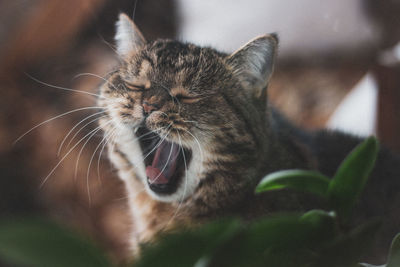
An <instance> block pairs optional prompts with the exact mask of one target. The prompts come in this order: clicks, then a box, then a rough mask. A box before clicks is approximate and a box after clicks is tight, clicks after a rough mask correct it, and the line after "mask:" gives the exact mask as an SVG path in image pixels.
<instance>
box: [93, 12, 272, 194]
mask: <svg viewBox="0 0 400 267" xmlns="http://www.w3.org/2000/svg"><path fill="white" fill-rule="evenodd" d="M117 25H118V27H117V35H116V39H117V46H118V52H119V54H120V56H121V59H122V61H123V63H122V64H121V66H120V68H119V69H118V71H116V72H115V73H113V74H112V75H111V76H110V78H109V79H108V82H107V83H106V84H105V85H104V86H102V88H101V98H100V99H99V103H100V104H101V105H102V106H103V107H104V108H105V110H106V112H107V118H106V119H104V120H102V126H103V129H104V130H105V131H106V135H107V134H108V135H110V136H111V135H113V137H114V140H115V143H116V144H117V146H118V149H119V150H120V151H119V152H120V153H123V154H124V156H125V157H126V158H127V160H128V161H129V162H130V163H131V164H132V168H133V169H134V171H135V174H136V177H137V178H138V179H140V180H141V182H142V183H143V184H144V186H145V188H146V190H147V192H148V193H149V194H150V195H151V196H153V197H154V198H156V199H158V200H161V201H180V200H183V199H184V198H186V197H188V196H190V195H192V194H193V193H194V192H195V191H196V188H197V187H198V185H199V183H200V182H201V179H205V178H204V177H206V174H207V173H208V172H209V171H210V170H209V169H210V167H209V166H208V164H210V163H211V162H218V161H221V162H222V161H223V159H224V158H229V157H230V154H231V153H230V152H229V149H227V146H232V145H233V146H234V145H235V142H238V146H237V148H236V149H239V148H240V143H241V142H246V143H248V144H249V146H251V144H252V145H253V146H254V145H255V143H254V142H252V138H254V137H252V136H251V134H249V133H248V131H249V130H251V129H246V128H248V127H249V126H248V124H249V122H248V121H251V118H249V116H250V117H251V116H255V117H257V114H254V112H257V109H254V107H253V106H252V104H251V103H252V101H253V100H254V99H257V98H259V97H260V96H262V95H264V91H265V87H266V85H267V83H268V79H269V75H270V73H271V71H272V60H273V57H274V47H275V45H276V40H275V39H274V38H273V37H269V36H263V37H260V38H258V39H255V40H254V41H253V42H251V43H249V44H248V45H247V46H245V47H243V48H242V49H240V50H238V51H237V52H235V53H234V54H233V55H224V54H222V53H219V52H217V51H215V50H213V49H209V48H200V47H197V46H195V45H192V44H183V43H180V42H177V41H171V40H157V41H154V42H149V43H147V42H146V41H145V40H144V38H143V37H142V35H141V34H140V33H139V32H138V31H137V29H136V27H135V26H134V25H133V23H132V22H131V21H130V20H129V18H128V17H126V16H125V15H121V16H120V20H119V22H118V24H117ZM248 88H251V89H248ZM249 103H250V104H249ZM238 106H239V107H238ZM242 109H245V110H248V111H249V112H250V113H253V114H252V115H251V114H250V115H249V114H246V115H243V114H242V113H243V112H242V111H241V110H242ZM245 113H246V112H245ZM227 141H228V142H227ZM224 149H225V152H226V153H225V155H224V153H223V152H221V151H223V150H224ZM231 149H233V150H235V148H234V147H233V148H231ZM254 149H255V148H254ZM239 150H240V149H239ZM239 152H240V151H239ZM232 154H234V153H232ZM233 158H234V156H233Z"/></svg>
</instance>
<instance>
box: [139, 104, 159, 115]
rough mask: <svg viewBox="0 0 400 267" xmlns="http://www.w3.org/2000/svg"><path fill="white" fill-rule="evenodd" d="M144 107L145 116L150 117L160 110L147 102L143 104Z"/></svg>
mask: <svg viewBox="0 0 400 267" xmlns="http://www.w3.org/2000/svg"><path fill="white" fill-rule="evenodd" d="M142 107H143V113H144V114H145V115H149V114H150V113H151V112H153V111H154V110H157V109H158V106H157V105H155V104H150V103H148V102H146V101H144V102H143V104H142Z"/></svg>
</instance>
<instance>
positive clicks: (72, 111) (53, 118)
mask: <svg viewBox="0 0 400 267" xmlns="http://www.w3.org/2000/svg"><path fill="white" fill-rule="evenodd" d="M102 108H103V107H83V108H77V109H74V110H70V111H67V112H64V113H62V114H59V115H57V116H55V117H52V118H50V119H48V120H45V121H43V122H41V123H39V124H37V125H36V126H34V127H32V128H31V129H29V130H28V131H27V132H25V133H24V134H22V135H21V136H20V137H18V138H17V139H16V140H15V141H14V142H13V145H15V144H16V143H17V142H18V141H19V140H21V139H22V138H23V137H24V136H25V135H27V134H29V133H30V132H32V131H33V130H35V129H36V128H38V127H40V126H42V125H43V124H45V123H48V122H51V121H53V120H55V119H58V118H61V117H63V116H65V115H68V114H71V113H74V112H78V111H82V110H88V109H102Z"/></svg>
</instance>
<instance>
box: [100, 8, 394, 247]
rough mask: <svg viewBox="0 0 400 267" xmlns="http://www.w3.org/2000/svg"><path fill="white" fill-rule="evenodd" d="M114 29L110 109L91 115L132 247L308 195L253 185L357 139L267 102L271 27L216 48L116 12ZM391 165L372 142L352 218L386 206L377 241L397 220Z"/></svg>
mask: <svg viewBox="0 0 400 267" xmlns="http://www.w3.org/2000/svg"><path fill="white" fill-rule="evenodd" d="M115 39H116V42H117V52H118V54H119V56H120V58H121V64H120V66H118V69H117V70H116V71H114V72H113V73H111V74H110V76H109V78H108V80H107V82H106V83H105V84H104V85H103V86H102V87H101V89H100V92H101V97H100V98H99V103H100V105H101V106H102V107H104V109H105V110H106V112H107V116H106V117H105V118H103V119H102V120H101V122H100V125H101V127H102V129H103V130H104V131H105V135H106V137H107V138H108V139H109V140H112V141H111V142H110V143H109V145H108V152H109V158H110V159H111V161H112V163H113V164H114V166H115V167H116V168H117V169H118V173H119V176H120V178H121V179H122V180H123V181H124V183H125V184H126V189H127V192H128V199H129V205H130V212H131V213H132V218H133V227H134V230H133V231H132V235H131V239H132V246H133V249H134V250H136V251H137V249H138V244H140V243H143V242H151V241H153V240H154V239H155V238H156V237H157V235H158V234H159V233H161V232H163V231H166V230H170V229H174V228H176V227H187V226H191V225H196V224H199V223H202V222H204V221H206V220H210V219H212V218H217V217H221V216H229V215H239V216H241V217H242V218H244V219H245V220H251V219H253V218H255V217H258V216H262V215H265V214H268V213H270V212H273V211H283V210H286V211H287V210H303V209H305V208H309V207H311V206H313V205H314V204H315V205H317V204H316V202H315V201H314V199H312V196H299V195H297V194H295V193H293V192H289V193H286V194H283V193H282V192H272V193H269V194H262V195H257V196H256V195H254V188H255V186H256V185H257V183H258V182H259V181H260V179H261V178H262V177H263V176H265V175H266V174H268V173H270V172H273V171H277V170H281V169H293V168H297V169H317V170H319V171H321V172H323V173H325V174H327V175H332V174H333V173H334V171H335V170H336V168H337V167H338V165H339V164H340V161H341V160H343V158H344V157H345V156H346V155H347V153H349V151H350V150H351V149H352V148H354V147H355V146H356V145H357V144H358V143H359V142H360V141H361V140H359V139H357V138H354V137H350V136H347V135H344V134H341V133H337V132H326V131H319V132H313V133H308V132H305V131H302V130H300V129H297V128H295V127H294V126H292V125H291V124H290V123H289V122H288V121H286V120H285V119H284V118H283V117H282V116H281V115H279V113H278V112H277V111H276V110H274V109H273V108H272V107H270V106H269V104H268V102H267V86H268V82H269V80H270V77H271V74H272V71H273V63H274V59H275V57H276V50H277V44H278V39H277V36H276V35H274V34H271V35H264V36H260V37H257V38H255V39H253V40H251V41H250V42H248V43H247V44H245V45H244V46H243V47H241V48H240V49H238V50H237V51H236V52H234V53H233V54H224V53H221V52H218V51H216V50H214V49H212V48H207V47H206V48H204V47H198V46H196V45H193V44H188V43H182V42H178V41H173V40H156V41H153V42H147V41H146V40H145V39H144V37H143V36H142V34H141V33H140V32H139V30H138V29H137V27H136V26H135V25H134V23H133V22H132V21H131V20H130V19H129V18H128V17H127V16H126V15H124V14H121V15H120V17H119V21H118V23H117V33H116V36H115ZM394 166H395V167H394ZM398 166H400V161H399V160H398V159H395V158H394V156H392V155H390V154H389V153H388V152H386V151H381V152H380V156H379V159H378V161H377V167H376V168H375V171H374V174H373V177H372V178H371V180H370V182H369V186H368V187H367V189H366V193H365V194H364V198H362V200H361V202H360V205H359V207H358V208H357V210H358V212H357V214H358V216H357V218H358V221H361V220H363V218H365V217H371V216H375V215H383V216H385V218H386V221H387V223H388V225H389V226H388V227H386V228H385V232H384V233H382V236H385V237H386V236H387V239H385V238H382V241H381V242H383V243H381V244H382V246H384V249H385V250H386V248H387V246H388V242H389V240H390V239H391V238H392V237H393V235H394V234H395V233H396V232H397V231H400V228H399V227H397V226H399V225H400V219H399V216H397V214H396V212H394V210H396V211H398V210H399V206H398V204H399V200H400V199H399V194H398V192H399V191H400V171H399V168H398ZM371 196H373V197H371ZM357 218H355V223H357V222H358V221H357ZM390 225H391V226H390Z"/></svg>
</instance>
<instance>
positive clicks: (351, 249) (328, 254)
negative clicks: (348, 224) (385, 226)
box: [315, 219, 381, 267]
mask: <svg viewBox="0 0 400 267" xmlns="http://www.w3.org/2000/svg"><path fill="white" fill-rule="evenodd" d="M380 226H381V221H380V220H378V219H376V220H371V221H369V222H367V223H365V224H362V225H360V226H359V227H357V228H356V229H354V230H352V231H351V232H350V233H348V234H346V235H342V236H339V237H337V238H336V239H335V240H334V241H333V242H331V243H330V244H328V245H327V246H325V247H324V248H322V250H321V251H320V253H319V255H320V259H319V261H318V262H317V264H316V265H315V266H326V267H331V266H335V267H336V266H349V265H351V264H355V263H357V262H359V261H360V259H361V257H362V256H363V255H365V253H366V252H367V251H368V249H370V248H371V246H372V244H373V243H374V241H375V235H376V233H377V231H378V230H379V228H380Z"/></svg>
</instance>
